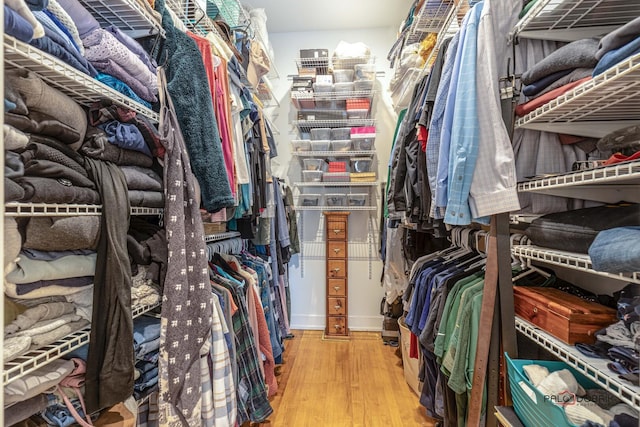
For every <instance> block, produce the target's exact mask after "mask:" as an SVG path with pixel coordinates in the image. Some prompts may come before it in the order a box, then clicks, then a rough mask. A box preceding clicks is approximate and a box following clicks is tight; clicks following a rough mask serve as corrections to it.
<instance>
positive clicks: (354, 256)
mask: <svg viewBox="0 0 640 427" xmlns="http://www.w3.org/2000/svg"><path fill="white" fill-rule="evenodd" d="M342 210H343V211H345V212H346V211H348V209H342ZM300 245H301V250H302V251H301V253H302V255H303V256H304V258H305V259H309V260H325V259H326V250H327V243H326V242H325V241H302V242H300ZM372 246H374V247H377V242H375V241H374V242H366V241H364V242H348V243H347V260H349V261H372V260H376V259H378V252H377V250H372Z"/></svg>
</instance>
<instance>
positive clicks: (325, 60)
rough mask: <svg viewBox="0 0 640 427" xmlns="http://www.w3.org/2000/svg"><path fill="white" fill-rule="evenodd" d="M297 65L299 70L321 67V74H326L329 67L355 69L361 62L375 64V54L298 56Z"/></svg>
mask: <svg viewBox="0 0 640 427" xmlns="http://www.w3.org/2000/svg"><path fill="white" fill-rule="evenodd" d="M295 62H296V66H297V67H298V70H301V69H303V68H316V69H320V73H319V74H326V73H328V72H329V69H330V68H332V69H334V70H349V69H353V68H354V67H355V66H356V65H361V64H375V62H376V58H375V56H354V57H349V58H337V57H328V56H324V57H318V58H296V59H295Z"/></svg>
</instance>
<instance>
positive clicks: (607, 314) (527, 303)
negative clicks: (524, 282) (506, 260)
mask: <svg viewBox="0 0 640 427" xmlns="http://www.w3.org/2000/svg"><path fill="white" fill-rule="evenodd" d="M513 298H514V304H515V312H516V315H518V316H520V317H521V318H523V319H524V320H526V321H528V322H531V323H533V324H534V325H536V326H538V327H540V328H541V329H543V330H544V331H546V332H548V333H549V334H551V335H553V336H554V337H556V338H558V339H559V340H561V341H563V342H565V343H567V344H569V345H574V344H575V343H578V342H581V343H589V344H593V343H594V342H595V337H594V335H593V334H594V333H595V332H596V331H598V330H600V329H602V328H604V327H606V326H609V325H611V324H613V323H615V322H617V321H618V319H617V317H616V311H615V310H614V309H612V308H609V307H606V306H604V305H601V304H596V303H593V302H590V301H585V300H583V299H581V298H579V297H577V296H574V295H571V294H568V293H566V292H562V291H560V290H558V289H553V288H541V287H526V286H514V288H513Z"/></svg>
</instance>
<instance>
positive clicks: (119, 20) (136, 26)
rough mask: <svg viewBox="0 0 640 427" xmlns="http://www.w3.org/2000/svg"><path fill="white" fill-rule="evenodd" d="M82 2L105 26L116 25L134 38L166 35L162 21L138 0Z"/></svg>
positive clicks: (89, 0) (91, 0)
mask: <svg viewBox="0 0 640 427" xmlns="http://www.w3.org/2000/svg"><path fill="white" fill-rule="evenodd" d="M80 3H81V4H82V5H83V6H84V7H85V8H86V9H87V10H88V11H89V12H91V14H92V15H93V17H94V18H96V20H97V21H98V22H99V23H100V26H101V27H103V28H104V27H108V26H109V25H115V26H116V27H118V28H120V29H121V30H122V31H124V32H126V33H127V34H128V35H129V36H131V37H133V38H139V37H145V36H150V35H154V34H158V33H160V35H162V36H163V37H164V34H165V33H164V30H163V29H162V25H161V23H160V22H158V20H157V19H156V18H155V17H154V16H153V15H151V13H149V12H148V11H147V10H146V9H145V8H144V7H142V6H141V5H140V3H139V2H138V1H136V0H117V1H113V0H111V1H106V0H80Z"/></svg>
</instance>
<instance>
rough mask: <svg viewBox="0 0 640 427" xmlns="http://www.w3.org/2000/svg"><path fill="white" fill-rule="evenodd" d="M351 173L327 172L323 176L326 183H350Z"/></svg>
mask: <svg viewBox="0 0 640 427" xmlns="http://www.w3.org/2000/svg"><path fill="white" fill-rule="evenodd" d="M349 179H350V175H349V172H327V173H325V174H324V175H322V180H323V181H324V182H349Z"/></svg>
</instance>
